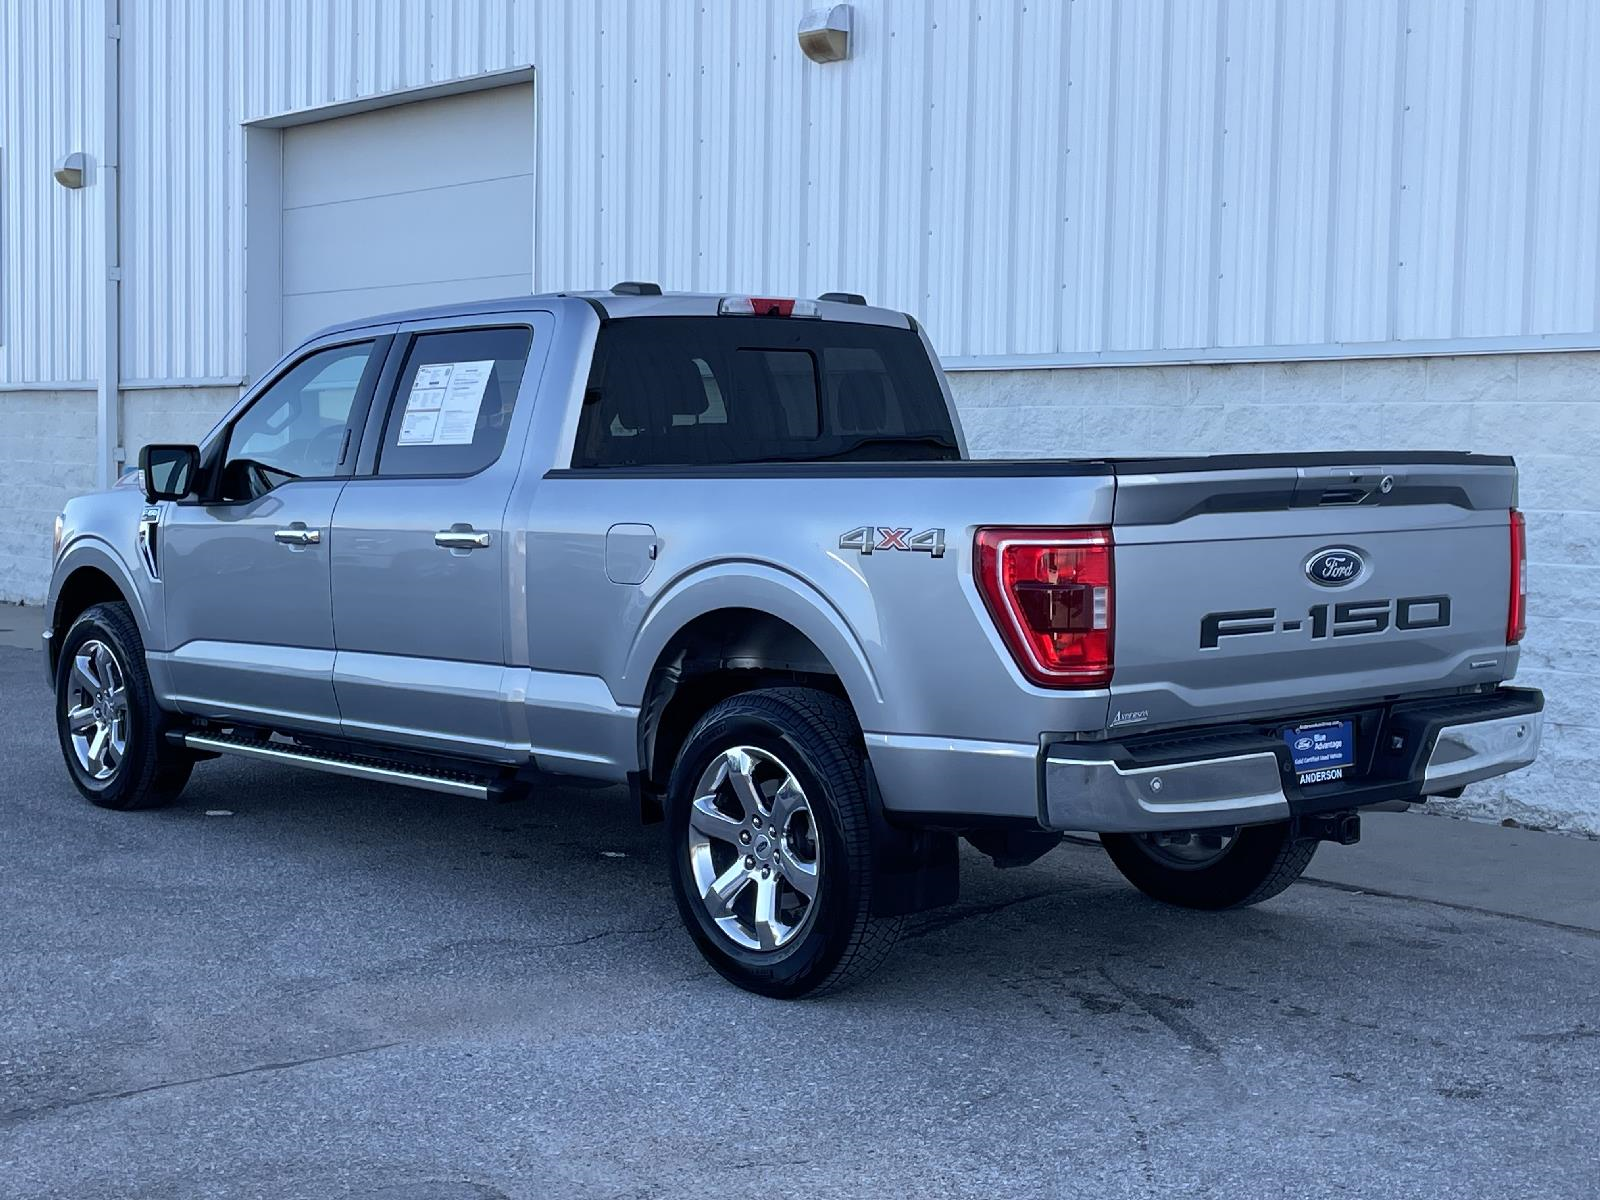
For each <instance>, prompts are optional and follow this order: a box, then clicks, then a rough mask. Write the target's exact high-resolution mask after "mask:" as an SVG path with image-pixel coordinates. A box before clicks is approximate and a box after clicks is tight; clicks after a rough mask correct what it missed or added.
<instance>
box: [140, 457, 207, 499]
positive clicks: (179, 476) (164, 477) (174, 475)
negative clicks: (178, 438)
mask: <svg viewBox="0 0 1600 1200" xmlns="http://www.w3.org/2000/svg"><path fill="white" fill-rule="evenodd" d="M139 470H140V471H141V472H142V473H143V474H144V498H145V499H146V500H148V501H149V502H150V503H152V504H154V503H155V502H156V501H157V500H182V499H183V498H184V497H186V496H189V495H191V494H193V492H194V488H195V483H196V481H197V480H198V479H199V477H200V448H199V447H198V446H176V445H174V446H145V447H144V448H142V449H141V450H140V451H139Z"/></svg>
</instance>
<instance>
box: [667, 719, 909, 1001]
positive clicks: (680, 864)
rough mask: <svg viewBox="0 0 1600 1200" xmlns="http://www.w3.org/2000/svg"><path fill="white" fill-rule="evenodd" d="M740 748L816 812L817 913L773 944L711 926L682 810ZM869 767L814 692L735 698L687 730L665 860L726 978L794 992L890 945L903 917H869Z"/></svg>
mask: <svg viewBox="0 0 1600 1200" xmlns="http://www.w3.org/2000/svg"><path fill="white" fill-rule="evenodd" d="M740 747H749V748H753V749H755V750H757V751H760V752H762V753H764V754H770V755H772V756H774V758H775V759H776V760H779V762H780V764H781V767H782V768H786V769H787V771H788V772H789V773H790V774H792V776H793V777H794V779H795V780H796V781H797V782H798V783H799V785H800V787H801V788H802V790H803V792H804V795H805V802H806V805H807V806H808V810H809V814H810V815H811V816H814V818H815V821H814V826H812V828H814V831H815V838H814V840H815V842H816V843H817V844H818V845H820V851H819V855H818V858H817V862H818V863H819V869H818V871H817V882H816V884H815V888H816V895H815V898H814V900H812V902H811V903H812V905H813V906H814V907H815V911H814V912H813V911H812V910H811V909H810V908H807V909H806V914H807V915H806V917H805V918H802V919H801V920H800V921H797V922H796V923H795V928H796V930H797V932H796V933H795V934H794V935H793V940H792V941H790V942H788V943H787V944H783V945H779V946H778V947H777V948H773V949H751V948H747V947H746V946H744V945H741V944H739V943H738V942H737V941H735V940H733V938H732V937H730V936H729V935H728V934H727V933H726V932H724V930H723V929H721V928H719V927H718V926H717V924H716V922H715V921H714V920H713V918H712V916H711V913H710V912H709V911H708V909H707V903H706V901H704V900H702V898H701V892H700V888H699V886H698V885H697V883H696V877H695V860H694V858H693V852H692V851H691V832H690V815H691V814H690V807H691V805H692V804H693V803H694V801H695V798H696V797H695V793H696V791H697V786H698V784H699V783H700V781H701V778H702V776H703V775H704V774H705V773H706V772H707V770H715V765H714V764H717V762H718V760H719V759H722V758H723V756H724V755H725V754H726V753H727V752H728V751H730V750H731V749H734V748H740ZM868 769H869V768H868V764H867V756H866V749H865V747H864V746H863V744H862V740H861V731H860V728H859V727H858V726H857V724H856V720H855V715H854V714H853V713H852V712H851V709H850V706H849V705H848V704H846V703H845V702H844V701H842V700H840V699H838V698H837V697H835V696H831V695H829V694H828V693H826V692H819V691H815V690H813V689H810V688H798V687H793V688H771V689H766V690H762V691H754V692H746V693H743V694H741V695H738V696H733V697H731V698H730V699H727V700H724V701H722V702H721V703H720V704H718V705H716V706H715V707H714V708H712V709H711V710H710V711H709V712H708V713H706V714H705V716H704V717H702V718H701V719H700V721H699V723H698V724H697V725H695V727H694V728H693V729H692V730H691V731H690V733H689V736H688V738H687V740H686V741H685V742H684V744H683V748H682V750H681V751H680V752H679V754H678V758H677V762H676V763H675V764H674V767H673V770H672V778H671V780H670V782H669V784H668V787H667V796H666V821H665V827H666V836H667V846H668V853H667V861H668V864H669V871H670V874H671V877H672V890H673V893H674V895H675V896H676V898H677V901H678V911H679V913H680V914H681V916H682V917H683V923H684V925H685V927H686V928H687V929H688V931H689V934H690V936H691V937H692V938H693V939H694V941H695V945H696V946H697V947H699V950H700V953H701V954H703V955H704V956H705V958H706V961H708V962H709V963H710V964H711V965H712V966H713V967H714V968H716V970H717V971H718V972H719V973H720V974H721V975H722V976H723V978H725V979H727V980H728V981H729V982H731V983H734V984H737V985H738V986H739V987H741V988H744V989H746V990H747V991H751V992H756V993H758V994H760V995H763V996H772V997H777V998H780V999H794V998H797V997H800V996H806V995H817V994H820V993H822V992H827V991H837V990H839V989H841V988H844V987H848V986H850V985H852V984H854V983H856V982H858V981H860V980H861V979H863V978H865V977H866V976H867V975H868V974H870V973H871V972H872V971H873V970H874V969H876V968H877V967H878V965H879V964H881V963H882V962H883V960H884V959H885V958H886V957H887V956H888V954H889V951H890V950H891V949H893V947H894V944H895V942H896V940H898V938H899V936H900V929H901V925H902V924H903V918H901V917H885V918H874V917H873V916H872V881H873V847H872V838H871V828H872V826H871V822H870V820H869V810H868V795H869V785H868V776H867V772H868ZM780 844H781V843H780ZM736 857H737V855H736ZM719 869H720V868H719ZM775 886H777V885H775ZM747 890H753V889H747ZM795 898H796V899H799V897H798V895H797V896H796V897H795Z"/></svg>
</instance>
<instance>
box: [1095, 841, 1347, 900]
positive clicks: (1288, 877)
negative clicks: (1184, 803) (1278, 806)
mask: <svg viewBox="0 0 1600 1200" xmlns="http://www.w3.org/2000/svg"><path fill="white" fill-rule="evenodd" d="M1100 841H1101V844H1102V845H1104V846H1105V848H1106V853H1107V854H1109V855H1111V861H1112V862H1114V863H1115V864H1116V865H1117V870H1119V871H1121V872H1122V874H1123V875H1124V876H1125V877H1126V878H1127V880H1128V882H1130V883H1132V884H1133V886H1134V887H1136V888H1138V889H1139V890H1140V891H1141V892H1143V893H1144V894H1145V895H1147V896H1150V897H1152V898H1154V899H1156V900H1161V901H1164V902H1165V903H1167V904H1177V905H1180V906H1182V907H1184V908H1207V909H1220V908H1244V907H1246V906H1247V905H1251V904H1260V903H1261V902H1262V901H1263V900H1270V899H1271V898H1272V897H1273V896H1276V895H1277V894H1278V893H1279V892H1281V891H1283V889H1284V888H1286V887H1288V886H1289V885H1290V884H1291V883H1293V882H1294V881H1295V880H1296V879H1299V878H1300V874H1301V872H1302V871H1304V870H1305V869H1306V866H1307V865H1308V864H1309V863H1310V862H1311V856H1312V855H1313V854H1315V853H1316V852H1317V846H1318V844H1319V843H1318V842H1317V841H1316V840H1315V839H1314V838H1297V837H1295V836H1294V832H1293V829H1292V828H1291V825H1290V822H1288V821H1279V822H1277V823H1275V824H1272V825H1247V826H1245V827H1244V828H1242V829H1240V830H1239V831H1238V835H1237V836H1236V837H1235V838H1234V839H1233V842H1232V844H1231V845H1229V846H1228V847H1227V848H1226V850H1225V851H1224V852H1223V853H1222V854H1221V855H1220V857H1217V858H1215V859H1213V860H1211V861H1208V862H1206V863H1204V864H1202V865H1177V864H1175V863H1172V862H1170V861H1166V860H1164V859H1163V858H1161V857H1158V852H1156V851H1154V850H1153V849H1152V848H1151V846H1150V843H1149V842H1147V841H1145V840H1144V835H1141V834H1133V833H1102V834H1101V835H1100Z"/></svg>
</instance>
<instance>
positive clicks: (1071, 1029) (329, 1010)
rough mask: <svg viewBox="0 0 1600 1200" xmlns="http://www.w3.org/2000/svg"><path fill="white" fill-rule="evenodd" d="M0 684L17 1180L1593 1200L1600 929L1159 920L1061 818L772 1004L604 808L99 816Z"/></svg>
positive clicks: (226, 780) (241, 1190)
mask: <svg viewBox="0 0 1600 1200" xmlns="http://www.w3.org/2000/svg"><path fill="white" fill-rule="evenodd" d="M0 701H3V703H0V712H3V714H4V717H5V725H4V732H3V734H0V847H3V858H0V871H3V874H0V904H3V906H4V909H3V911H4V914H5V916H4V920H3V922H0V962H3V964H4V966H3V973H0V985H3V992H0V1194H3V1195H4V1196H5V1197H7V1198H8V1200H23V1198H25V1197H42V1196H70V1197H75V1198H76V1197H101V1196H104V1197H116V1198H118V1200H131V1198H134V1197H158V1196H159V1197H167V1196H177V1197H190V1196H227V1197H258V1196H261V1197H265V1196H270V1197H274V1198H287V1197H315V1198H317V1200H324V1198H327V1197H334V1196H353V1197H361V1198H375V1197H390V1198H406V1200H454V1198H457V1197H460V1198H468V1197H497V1196H508V1197H533V1196H563V1197H569V1196H571V1197H588V1196H597V1197H598V1196H654V1195H674V1196H675V1195H682V1194H686V1193H688V1192H690V1191H691V1190H693V1191H699V1192H705V1193H708V1194H723V1195H763V1196H769V1197H787V1196H797V1195H809V1196H835V1195H839V1196H845V1195H879V1194H893V1195H896V1196H907V1197H918V1196H929V1197H950V1196H975V1197H978V1196H981V1197H995V1196H1011V1195H1016V1196H1041V1195H1083V1196H1092V1197H1097V1198H1099V1197H1120V1196H1157V1195H1159V1196H1163V1197H1166V1196H1175V1195H1179V1196H1181V1195H1215V1196H1219V1197H1240V1196H1271V1197H1273V1198H1274V1200H1287V1198H1289V1197H1298V1196H1317V1197H1322V1196H1329V1195H1341V1194H1348V1195H1353V1196H1382V1197H1385V1198H1386V1200H1393V1198H1398V1197H1408V1196H1426V1197H1434V1196H1440V1195H1452V1196H1468V1195H1482V1196H1496V1197H1499V1196H1505V1195H1510V1194H1526V1195H1537V1196H1539V1197H1541V1200H1553V1198H1555V1197H1564V1196H1574V1197H1578V1196H1581V1197H1593V1196H1595V1195H1596V1194H1597V1193H1600V1165H1597V1161H1600V1160H1597V1157H1596V1149H1595V1147H1596V1145H1597V1143H1600V1117H1597V1115H1596V1111H1595V1104H1596V1097H1597V1095H1600V995H1597V993H1600V986H1597V985H1600V969H1597V968H1600V935H1597V934H1596V933H1595V932H1593V931H1592V930H1586V929H1583V928H1578V927H1573V926H1569V925H1564V924H1561V923H1558V922H1554V921H1544V920H1540V919H1538V918H1537V917H1534V918H1530V917H1528V916H1526V915H1524V916H1517V917H1513V916H1506V915H1498V914H1496V913H1492V912H1485V911H1478V910H1476V909H1473V908H1471V907H1466V906H1460V905H1446V904H1439V903H1430V902H1424V901H1417V900H1408V899H1399V898H1394V897H1390V896H1375V895H1371V894H1364V893H1360V892H1354V891H1351V890H1349V889H1348V888H1340V887H1334V886H1325V885H1318V884H1314V883H1302V884H1300V885H1298V886H1296V887H1294V888H1291V889H1290V891H1289V892H1288V893H1286V894H1285V895H1284V896H1282V897H1280V898H1278V899H1277V900H1274V901H1271V902H1269V903H1268V904H1266V905H1263V906H1261V907H1260V908H1257V909H1254V910H1250V911H1247V912H1241V913H1230V914H1223V915H1202V914H1194V913H1187V912H1180V911H1174V910H1169V909H1165V908H1162V907H1159V906H1157V905H1155V904H1153V903H1150V902H1148V901H1146V900H1144V899H1142V898H1141V897H1140V896H1139V895H1138V894H1137V893H1135V892H1134V891H1132V890H1131V889H1130V888H1129V887H1127V886H1126V885H1125V884H1124V883H1123V882H1122V881H1121V879H1120V878H1119V877H1118V876H1116V875H1115V873H1114V872H1113V871H1112V869H1111V867H1110V865H1109V863H1108V862H1107V861H1106V859H1105V857H1104V855H1103V854H1102V853H1101V852H1100V851H1099V850H1098V849H1097V848H1095V847H1092V846H1083V845H1068V846H1066V847H1064V848H1063V849H1061V850H1058V851H1056V852H1055V853H1053V854H1052V855H1050V856H1049V857H1047V858H1046V859H1044V860H1042V861H1041V862H1040V863H1038V864H1035V865H1034V866H1031V867H1026V868H1022V869H1020V870H1015V871H1008V872H999V871H995V870H993V869H992V868H990V867H988V866H987V864H986V863H985V862H984V860H981V859H979V858H977V857H976V856H969V857H968V859H967V860H966V862H965V864H964V866H965V867H966V868H968V869H967V871H966V877H965V881H964V891H963V897H962V901H961V903H960V905H959V906H958V907H956V908H953V909H948V910H944V911H942V912H939V913H936V914H932V915H931V916H930V917H928V918H924V919H922V920H920V921H919V922H918V924H917V927H916V929H915V930H914V932H913V934H912V936H910V937H909V938H908V939H907V940H906V942H905V943H904V944H903V945H902V947H901V949H900V950H899V951H898V952H897V954H896V956H895V957H894V958H893V959H891V961H890V963H889V964H888V966H887V967H886V968H885V969H884V970H883V971H882V972H881V973H880V974H879V975H877V976H875V977H874V978H873V979H872V980H871V981H870V982H868V983H867V984H866V985H864V986H862V987H860V988H858V989H856V990H854V991H851V992H847V993H845V994H843V995H840V996H837V997H834V998H830V999H827V1000H822V1001H817V1002H806V1003H798V1004H783V1003H778V1002H773V1001H766V1000H761V999H758V998H756V997H752V996H748V995H745V994H742V993H740V992H737V991H735V990H733V989H731V988H729V987H728V986H727V985H725V984H723V983H722V982H721V981H720V980H719V979H718V978H717V977H716V976H715V975H714V974H713V973H712V972H711V971H710V970H709V969H708V968H707V967H705V966H704V965H703V964H702V963H701V961H700V960H699V958H698V957H697V956H696V954H695V952H694V950H693V948H692V947H691V945H690V943H689V940H688V938H687V936H686V935H685V934H683V933H682V932H681V930H680V929H679V927H678V924H677V920H676V916H675V914H674V912H673V911H672V906H671V900H670V896H669V894H668V890H667V886H666V883H665V871H664V868H663V864H662V861H661V849H660V845H659V841H658V834H657V832H656V830H654V829H641V828H639V827H638V826H637V825H636V824H634V823H633V821H632V817H631V813H630V810H629V807H628V803H627V800H626V797H625V796H624V795H623V794H621V793H620V792H616V791H576V790H563V791H555V792H551V793H550V794H549V795H547V796H545V797H542V798H540V799H539V800H536V801H530V802H524V803H520V804H512V805H501V806H495V805H489V804H476V803H471V802H463V801H458V800H452V799H450V798H448V797H441V796H435V795H431V794H428V793H422V792H413V791H408V790H399V789H389V790H378V789H373V788H369V787H365V786H362V785H359V784H353V783H350V782H348V781H343V780H338V779H335V778H332V777H327V776H320V775H314V774H308V773H303V772H296V771H291V770H287V769H278V768H268V767H263V766H256V765H249V764H244V763H241V762H228V761H222V762H216V763H208V764H204V765H202V766H201V767H200V768H199V769H198V770H197V772H196V775H195V779H194V782H193V783H192V784H191V785H190V789H189V791H188V792H187V793H186V794H185V797H184V800H183V802H182V803H181V804H180V805H179V806H177V807H175V808H172V809H168V810H165V811H161V812H153V813H138V814H116V813H109V812H102V811H100V810H98V809H95V808H93V807H91V806H90V805H88V804H86V803H84V802H83V801H81V800H80V799H79V798H78V796H77V794H76V793H75V792H74V791H73V789H72V787H71V786H70V784H69V783H68V782H67V778H66V776H65V773H64V769H63V767H62V765H61V763H60V760H59V753H58V750H57V748H56V745H55V739H54V734H53V731H52V729H51V728H50V724H49V715H48V707H49V698H48V695H47V691H46V688H45V687H44V684H43V681H42V679H41V678H40V673H39V669H38V658H37V653H36V652H28V651H21V650H13V649H6V648H4V647H0ZM1327 852H1328V851H1324V853H1327ZM1462 869H1463V870H1464V871H1472V870H1488V871H1494V870H1508V869H1518V870H1520V869H1522V868H1520V867H1517V868H1512V867H1508V866H1506V865H1505V864H1495V863H1488V864H1472V863H1466V864H1463V867H1462ZM1527 877H1528V884H1527V886H1528V889H1529V891H1530V892H1531V893H1535V894H1536V892H1537V887H1538V881H1537V871H1536V869H1534V870H1529V871H1528V872H1527ZM1397 890H1403V889H1397Z"/></svg>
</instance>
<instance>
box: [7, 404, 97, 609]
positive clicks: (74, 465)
mask: <svg viewBox="0 0 1600 1200" xmlns="http://www.w3.org/2000/svg"><path fill="white" fill-rule="evenodd" d="M94 455H95V394H94V393H93V392H89V391H64V392H45V391H30V392H21V391H17V392H5V391H0V601H3V600H40V599H43V597H44V590H45V585H46V584H48V583H49V580H50V531H51V528H52V526H53V525H54V524H55V519H56V514H57V513H59V512H60V511H61V506H62V505H63V504H65V503H66V502H67V500H68V499H69V498H70V497H72V496H74V495H76V494H77V493H78V492H84V491H88V490H89V489H91V488H93V487H94Z"/></svg>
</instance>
